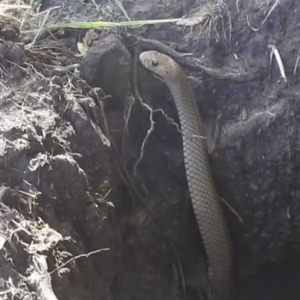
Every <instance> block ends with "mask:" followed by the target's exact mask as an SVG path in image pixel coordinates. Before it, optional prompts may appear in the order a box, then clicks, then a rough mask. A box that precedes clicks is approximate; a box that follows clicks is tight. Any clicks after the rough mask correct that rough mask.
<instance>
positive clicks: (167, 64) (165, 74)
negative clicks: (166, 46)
mask: <svg viewBox="0 0 300 300" xmlns="http://www.w3.org/2000/svg"><path fill="white" fill-rule="evenodd" d="M139 59H140V61H141V63H142V65H143V66H144V67H145V68H147V69H148V70H150V71H152V72H153V73H154V74H156V75H158V76H159V77H161V78H162V79H164V80H168V79H172V77H173V75H174V72H172V67H173V65H174V63H175V62H174V61H173V59H172V58H170V57H169V56H167V55H165V54H162V53H160V52H157V51H154V50H151V51H145V52H142V53H141V54H140V56H139Z"/></svg>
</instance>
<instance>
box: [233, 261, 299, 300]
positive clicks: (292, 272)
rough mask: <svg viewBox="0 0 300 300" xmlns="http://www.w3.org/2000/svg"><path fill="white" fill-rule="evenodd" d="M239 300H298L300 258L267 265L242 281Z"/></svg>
mask: <svg viewBox="0 0 300 300" xmlns="http://www.w3.org/2000/svg"><path fill="white" fill-rule="evenodd" d="M237 292H238V294H239V297H238V299H239V300H254V299H255V300H285V299H287V300H298V299H299V295H300V257H295V256H293V257H292V258H290V259H286V260H284V261H283V262H281V263H280V264H276V265H275V264H267V265H265V266H263V267H262V268H261V269H260V270H259V271H258V273H257V274H255V275H253V276H252V277H250V278H247V279H243V280H240V281H239V282H238V285H237Z"/></svg>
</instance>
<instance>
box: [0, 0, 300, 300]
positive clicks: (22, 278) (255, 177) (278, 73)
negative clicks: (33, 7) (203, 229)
mask: <svg viewBox="0 0 300 300" xmlns="http://www.w3.org/2000/svg"><path fill="white" fill-rule="evenodd" d="M146 2H147V1H144V0H139V1H130V0H124V1H123V6H124V8H125V9H126V11H127V13H128V15H129V16H130V18H132V19H159V18H175V17H182V16H184V18H182V19H181V20H180V21H179V22H177V23H172V24H163V25H156V26H144V27H141V28H127V30H123V28H122V29H120V28H114V29H111V30H108V29H102V30H100V29H99V30H93V31H83V30H75V29H64V30H60V31H58V32H55V33H51V34H49V33H45V34H43V35H41V36H36V35H34V34H27V35H26V36H24V35H21V34H20V32H21V31H20V24H18V23H16V20H15V19H12V18H9V17H7V19H5V18H3V22H0V37H1V40H0V69H1V81H0V91H1V95H0V96H1V98H0V130H1V135H0V153H1V156H0V179H1V180H0V182H1V188H0V199H1V201H0V213H1V222H0V229H1V231H0V232H1V233H0V251H1V255H0V266H1V270H3V272H2V273H1V278H0V283H1V284H0V295H4V297H6V298H7V299H13V298H14V299H16V298H17V299H18V298H19V299H25V298H26V299H31V298H32V299H33V298H35V299H36V298H37V297H38V298H41V299H42V298H43V297H44V299H55V297H57V298H58V299H65V298H68V299H69V298H70V299H71V298H72V299H77V298H78V299H82V298H87V297H89V298H91V299H98V298H99V297H101V298H103V299H112V298H113V299H116V300H118V299H122V300H124V299H141V298H143V299H148V298H149V299H150V298H151V299H184V297H185V298H186V299H199V298H200V299H203V294H206V289H207V287H206V283H207V279H206V264H205V252H204V249H203V245H202V242H201V237H200V235H199V232H198V228H197V225H196V222H195V218H194V214H193V209H192V206H191V202H190V198H189V193H188V188H187V182H186V176H185V169H184V162H183V154H182V139H181V133H180V129H179V125H178V124H179V121H178V115H177V111H176V108H175V105H174V102H173V99H172V98H171V96H170V93H169V91H168V89H167V87H166V86H165V84H164V83H163V82H161V81H160V80H158V79H157V78H155V77H154V76H153V75H152V74H150V73H149V72H148V71H147V70H145V69H144V68H143V67H142V66H141V65H140V64H139V63H138V61H137V55H138V54H139V53H140V52H141V51H143V50H149V49H156V50H159V51H162V52H165V53H167V54H168V55H170V56H172V57H173V58H174V59H175V60H176V61H178V63H180V65H181V66H182V67H183V69H184V70H185V73H186V74H187V75H188V77H189V81H190V83H191V85H192V87H193V89H194V93H195V96H196V99H197V101H198V106H199V110H200V114H201V116H202V118H203V121H204V125H205V127H206V129H207V134H208V146H209V152H210V163H211V167H212V172H213V177H214V180H215V182H216V185H217V189H218V192H219V194H220V195H221V197H222V198H223V200H224V201H223V202H224V211H225V214H226V217H227V219H228V222H229V225H230V230H231V233H232V238H233V241H234V246H235V262H236V283H237V284H236V291H237V296H238V297H237V299H241V300H242V299H275V300H276V299H283V298H284V299H287V298H288V299H296V298H297V299H298V297H297V295H299V287H298V281H299V280H298V279H299V276H300V275H299V272H298V271H297V269H298V266H299V263H300V262H299V259H298V257H299V250H300V239H299V236H300V221H299V217H298V216H299V215H300V205H299V201H298V200H299V197H300V189H299V186H300V183H299V182H298V181H299V180H298V178H300V176H299V172H300V171H299V168H298V164H299V162H300V155H299V149H300V140H299V137H300V133H299V122H298V121H299V118H298V112H299V114H300V105H299V102H298V97H299V68H298V62H299V51H298V49H299V43H300V40H299V38H298V36H299V31H300V26H299V24H298V20H299V18H300V15H299V14H300V12H299V10H298V9H297V8H298V5H297V2H296V1H294V0H284V1H275V0H274V1H271V0H264V1H248V2H243V3H242V2H241V1H235V0H227V1H226V2H223V1H216V2H207V1H201V0H197V1H192V0H191V1H177V0H176V1H175V0H173V1H168V0H164V1H162V0H156V1H152V2H151V3H150V2H149V1H148V2H147V3H146ZM38 7H39V9H41V11H45V10H46V9H50V12H49V15H48V17H47V23H62V22H67V21H69V20H92V19H93V20H95V19H97V18H99V17H104V18H105V20H108V21H110V20H113V21H121V20H124V17H123V15H122V13H121V12H120V10H119V8H118V6H117V5H116V4H113V3H111V2H106V1H96V2H95V1H90V2H87V3H81V2H76V3H71V2H69V1H43V3H42V6H38ZM18 16H19V15H16V17H18ZM32 22H33V21H32ZM33 23H34V22H33ZM54 34H55V35H54ZM37 37H38V38H37ZM32 41H34V43H33V44H32V43H31V44H30V42H32ZM78 43H80V44H78ZM80 45H81V47H82V46H84V47H85V48H84V49H83V48H80ZM82 49H83V50H84V51H81V53H80V51H79V50H82ZM191 53H192V54H191ZM141 101H142V102H141ZM47 272H48V273H47ZM275 287H276V288H275ZM53 291H54V294H53ZM287 291H288V292H287ZM287 293H289V295H288V294H287Z"/></svg>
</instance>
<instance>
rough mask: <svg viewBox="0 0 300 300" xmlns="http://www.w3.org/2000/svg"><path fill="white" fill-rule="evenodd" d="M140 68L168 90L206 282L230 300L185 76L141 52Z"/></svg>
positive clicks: (218, 222) (223, 233)
mask: <svg viewBox="0 0 300 300" xmlns="http://www.w3.org/2000/svg"><path fill="white" fill-rule="evenodd" d="M139 59H140V62H141V63H142V65H143V66H144V67H145V68H146V69H148V70H150V71H152V72H153V73H154V74H156V75H158V76H159V77H160V78H161V79H162V80H163V81H164V82H165V83H166V85H167V87H168V88H169V90H170V92H171V94H172V96H173V98H174V101H175V105H176V108H177V111H178V115H179V120H180V126H181V132H182V140H183V154H184V164H185V170H186V176H187V182H188V188H189V192H190V196H191V200H192V204H193V209H194V212H195V216H196V219H197V223H198V227H199V230H200V234H201V236H202V240H203V243H204V247H205V251H206V255H207V259H208V279H209V283H210V285H211V287H212V289H213V291H214V294H215V296H216V299H218V300H232V299H233V294H232V288H233V286H232V284H233V248H232V243H231V238H230V234H229V229H228V226H227V223H226V220H225V217H224V214H223V210H222V206H221V201H220V197H219V196H218V194H217V192H216V188H215V185H214V182H213V179H212V175H211V170H210V167H209V162H208V154H207V144H206V141H205V139H204V138H203V137H204V130H203V126H202V123H201V118H200V114H199V111H198V107H197V104H196V100H195V98H194V95H193V92H192V89H191V87H190V85H189V83H188V80H187V77H186V75H185V74H184V72H183V70H182V69H181V68H180V66H179V65H178V64H177V63H176V62H175V61H174V60H173V59H172V58H170V57H169V56H167V55H165V54H162V53H160V52H157V51H146V52H142V53H141V54H140V56H139Z"/></svg>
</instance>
